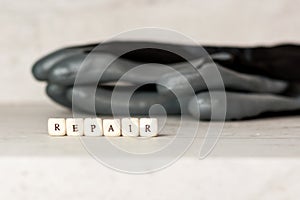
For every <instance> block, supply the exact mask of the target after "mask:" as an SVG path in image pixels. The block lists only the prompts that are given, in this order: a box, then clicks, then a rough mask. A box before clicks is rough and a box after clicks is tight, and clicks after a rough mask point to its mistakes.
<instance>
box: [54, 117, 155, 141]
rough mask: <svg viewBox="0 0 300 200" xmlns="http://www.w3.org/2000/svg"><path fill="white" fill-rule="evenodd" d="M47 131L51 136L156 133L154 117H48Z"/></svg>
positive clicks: (146, 134) (150, 135) (143, 135)
mask: <svg viewBox="0 0 300 200" xmlns="http://www.w3.org/2000/svg"><path fill="white" fill-rule="evenodd" d="M48 133H49V135H51V136H64V135H66V134H67V135H68V136H84V135H85V136H103V135H104V136H121V135H122V136H135V137H137V136H142V137H153V136H157V134H158V124H157V119H156V118H140V119H138V118H122V119H103V120H102V119H101V118H86V119H82V118H67V119H64V118H49V119H48Z"/></svg>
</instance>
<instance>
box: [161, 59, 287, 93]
mask: <svg viewBox="0 0 300 200" xmlns="http://www.w3.org/2000/svg"><path fill="white" fill-rule="evenodd" d="M194 62H196V61H194ZM197 62H199V64H200V65H196V66H199V69H198V71H196V70H195V69H192V68H191V67H188V66H187V67H186V69H185V70H183V71H182V70H181V71H180V70H179V73H180V74H181V75H182V76H178V72H177V73H169V74H166V75H164V76H162V77H161V79H160V80H159V81H158V82H157V83H158V85H164V86H165V87H159V86H158V88H157V89H158V91H159V92H166V90H172V91H173V92H176V93H179V94H180V93H182V94H184V93H185V91H186V90H187V88H189V87H192V88H193V89H194V90H195V92H199V91H203V90H207V88H208V87H209V89H211V90H220V89H222V88H223V84H224V87H225V88H226V89H228V90H237V91H247V92H255V93H281V92H283V91H284V90H285V89H286V88H287V87H288V83H287V82H286V81H281V80H275V79H271V78H268V77H263V76H258V75H250V74H243V73H239V72H236V71H233V70H230V69H227V68H224V67H222V66H220V65H217V68H216V67H215V65H214V64H212V63H205V64H203V63H201V62H200V61H199V60H198V61H197ZM187 65H189V64H187ZM217 70H218V71H219V73H218V71H217ZM219 74H220V76H221V77H222V79H221V78H220V77H219Z"/></svg>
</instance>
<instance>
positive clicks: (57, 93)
mask: <svg viewBox="0 0 300 200" xmlns="http://www.w3.org/2000/svg"><path fill="white" fill-rule="evenodd" d="M67 90H68V87H65V86H61V85H56V84H51V83H50V84H48V85H47V88H46V93H47V95H48V96H49V97H50V98H51V99H52V100H53V101H55V102H56V103H58V104H60V105H62V106H65V107H68V108H71V107H72V103H71V101H69V99H67Z"/></svg>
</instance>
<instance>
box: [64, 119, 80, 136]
mask: <svg viewBox="0 0 300 200" xmlns="http://www.w3.org/2000/svg"><path fill="white" fill-rule="evenodd" d="M66 124H67V135H69V136H82V135H83V119H82V118H68V119H67V121H66Z"/></svg>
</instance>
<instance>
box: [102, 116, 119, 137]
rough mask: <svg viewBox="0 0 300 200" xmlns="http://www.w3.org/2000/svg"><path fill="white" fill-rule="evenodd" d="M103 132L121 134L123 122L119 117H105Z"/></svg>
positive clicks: (106, 134)
mask: <svg viewBox="0 0 300 200" xmlns="http://www.w3.org/2000/svg"><path fill="white" fill-rule="evenodd" d="M103 132H104V135H105V136H120V135H121V123H120V120H119V119H103Z"/></svg>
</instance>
